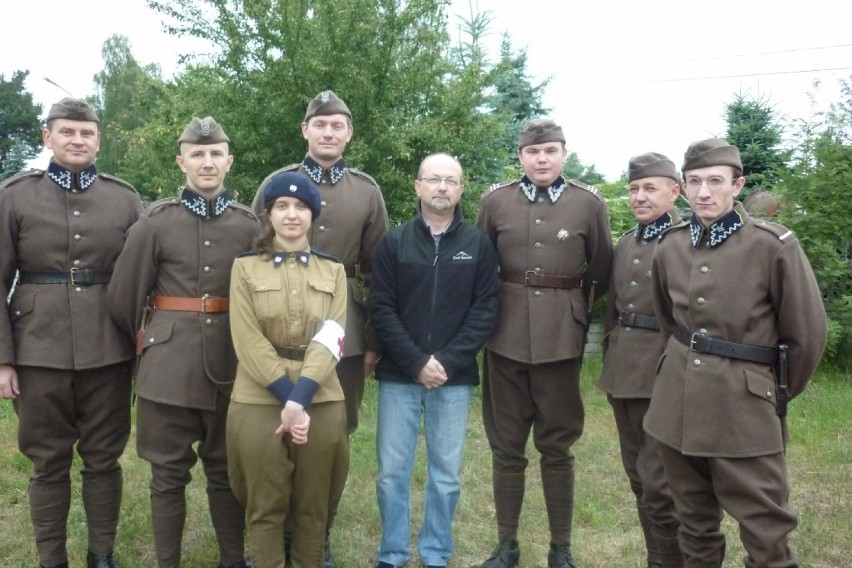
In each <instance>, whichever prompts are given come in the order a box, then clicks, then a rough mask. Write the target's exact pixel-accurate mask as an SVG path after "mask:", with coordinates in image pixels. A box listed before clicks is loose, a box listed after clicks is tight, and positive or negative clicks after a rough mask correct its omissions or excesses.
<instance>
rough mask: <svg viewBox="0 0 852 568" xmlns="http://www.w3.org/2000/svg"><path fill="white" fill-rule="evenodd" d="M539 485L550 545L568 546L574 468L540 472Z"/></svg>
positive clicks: (572, 509)
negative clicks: (548, 527) (545, 508)
mask: <svg viewBox="0 0 852 568" xmlns="http://www.w3.org/2000/svg"><path fill="white" fill-rule="evenodd" d="M541 485H542V490H543V492H544V504H545V506H546V507H547V519H548V522H549V524H550V540H551V543H553V544H556V545H563V544H568V543H570V542H571V522H572V521H573V518H574V468H573V467H571V468H566V469H547V470H542V472H541Z"/></svg>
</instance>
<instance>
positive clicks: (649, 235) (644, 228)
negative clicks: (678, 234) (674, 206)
mask: <svg viewBox="0 0 852 568" xmlns="http://www.w3.org/2000/svg"><path fill="white" fill-rule="evenodd" d="M671 226H672V216H671V214H670V213H669V212H668V211H666V212H665V213H663V214H662V216H660V217H658V218H657V219H656V220H654V221H651V222H650V223H648V224H647V225H643V224H642V223H637V224H636V240H637V241H650V240H651V239H653V238H654V237H656V236H658V235H659V234H660V233H662V232H663V231H665V230H666V229H668V228H669V227H671Z"/></svg>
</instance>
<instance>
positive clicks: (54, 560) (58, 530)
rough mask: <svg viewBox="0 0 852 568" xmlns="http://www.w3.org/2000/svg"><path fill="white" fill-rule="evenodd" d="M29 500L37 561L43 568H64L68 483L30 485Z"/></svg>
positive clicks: (68, 481) (69, 488)
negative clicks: (56, 567) (53, 567)
mask: <svg viewBox="0 0 852 568" xmlns="http://www.w3.org/2000/svg"><path fill="white" fill-rule="evenodd" d="M29 497H30V519H31V520H32V523H33V531H34V532H35V541H36V549H37V550H38V557H39V560H40V561H41V563H42V564H43V565H44V566H62V565H63V564H65V565H66V566H67V564H68V553H67V552H66V551H65V541H66V538H67V532H66V531H67V528H66V526H67V524H68V511H69V510H70V509H71V480H70V479H69V480H66V481H63V482H61V483H52V484H49V485H42V484H38V483H34V482H32V481H31V482H30V485H29Z"/></svg>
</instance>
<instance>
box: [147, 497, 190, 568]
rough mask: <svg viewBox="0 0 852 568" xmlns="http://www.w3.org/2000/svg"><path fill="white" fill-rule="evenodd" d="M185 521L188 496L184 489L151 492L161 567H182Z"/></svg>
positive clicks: (158, 560) (152, 521)
mask: <svg viewBox="0 0 852 568" xmlns="http://www.w3.org/2000/svg"><path fill="white" fill-rule="evenodd" d="M185 522H186V496H185V494H184V492H183V491H179V492H175V493H160V494H155V493H152V494H151V523H152V524H153V528H154V545H155V546H156V548H157V565H158V566H159V567H160V568H179V567H180V556H181V543H182V541H183V526H184V523H185Z"/></svg>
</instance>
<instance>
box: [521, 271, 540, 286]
mask: <svg viewBox="0 0 852 568" xmlns="http://www.w3.org/2000/svg"><path fill="white" fill-rule="evenodd" d="M530 275H533V276H538V272H536V271H535V270H527V271H526V272H524V286H529V285H530V283H529V282H530Z"/></svg>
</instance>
